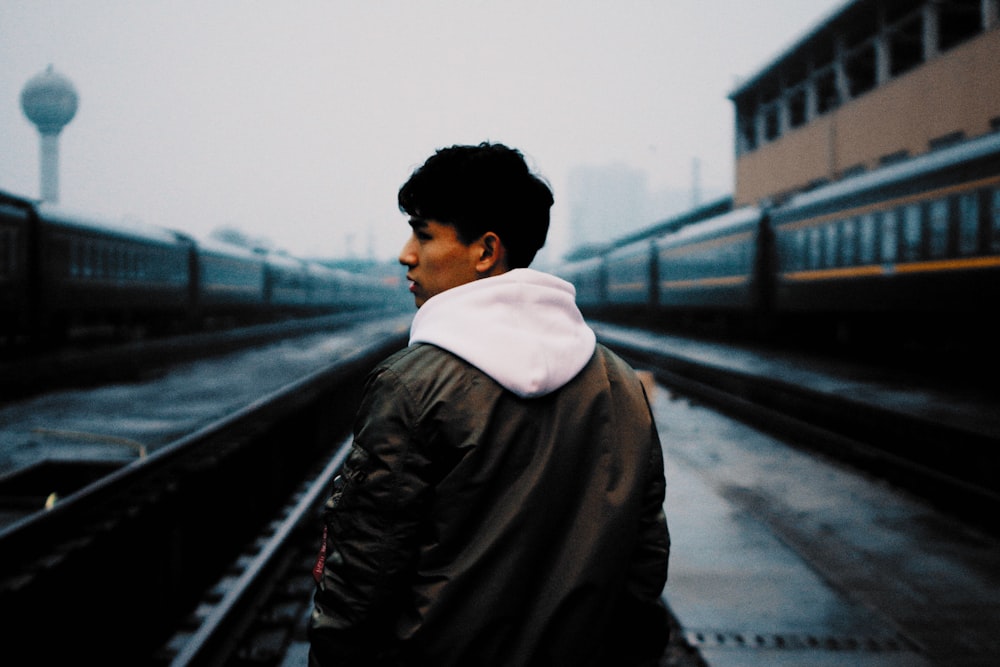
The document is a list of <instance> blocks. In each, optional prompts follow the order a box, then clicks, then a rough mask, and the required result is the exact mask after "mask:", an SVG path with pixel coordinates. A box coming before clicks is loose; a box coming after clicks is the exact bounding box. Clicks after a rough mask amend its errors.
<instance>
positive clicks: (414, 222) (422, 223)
mask: <svg viewBox="0 0 1000 667" xmlns="http://www.w3.org/2000/svg"><path fill="white" fill-rule="evenodd" d="M408 222H409V224H410V227H412V228H414V229H416V228H417V227H421V228H423V227H426V226H427V221H426V220H424V219H423V218H410V219H409V220H408Z"/></svg>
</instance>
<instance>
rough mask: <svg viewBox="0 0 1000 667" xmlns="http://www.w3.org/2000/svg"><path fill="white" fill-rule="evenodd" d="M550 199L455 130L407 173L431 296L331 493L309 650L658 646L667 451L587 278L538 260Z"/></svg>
mask: <svg viewBox="0 0 1000 667" xmlns="http://www.w3.org/2000/svg"><path fill="white" fill-rule="evenodd" d="M552 202H553V200H552V193H551V191H550V190H549V188H548V187H547V186H546V185H545V183H543V182H542V181H541V180H540V179H539V178H538V177H536V176H535V175H533V174H532V173H531V172H530V170H529V169H528V167H527V165H526V164H525V161H524V158H523V156H522V155H521V153H520V152H518V151H516V150H513V149H510V148H508V147H506V146H503V145H500V144H486V143H484V144H480V145H479V146H453V147H451V148H447V149H443V150H440V151H438V152H437V153H436V154H435V155H432V156H431V157H430V158H429V159H428V160H427V161H426V162H425V163H424V165H423V166H422V167H420V168H418V169H417V170H416V171H415V172H414V173H413V175H412V176H411V177H410V179H409V180H408V181H407V182H406V184H404V185H403V187H402V188H401V189H400V191H399V206H400V210H402V211H403V212H405V213H407V214H408V215H409V216H410V217H409V224H410V226H411V228H412V235H411V237H410V239H409V240H408V241H407V243H406V245H405V246H404V247H403V250H402V252H401V254H400V257H399V261H400V263H402V264H403V265H405V266H406V267H407V279H408V280H409V281H411V282H410V292H412V293H413V296H414V300H415V302H416V306H417V308H418V311H417V314H416V316H415V317H414V320H413V323H412V326H411V331H410V345H409V347H407V348H406V349H405V350H403V351H401V352H398V353H397V354H395V355H393V356H391V357H390V358H389V359H387V360H385V361H383V362H382V363H381V364H380V365H379V366H378V367H377V368H376V369H375V370H374V371H373V372H372V374H371V375H370V376H369V379H368V383H367V385H366V387H365V392H364V396H363V399H362V405H361V407H360V409H359V412H358V417H357V421H356V424H355V432H354V446H353V448H352V452H351V454H350V456H349V457H348V459H347V461H346V463H345V465H344V470H343V472H342V474H341V476H340V477H339V478H338V480H337V482H336V484H335V487H336V488H335V489H334V493H333V495H332V496H331V497H330V499H329V500H328V501H327V503H326V507H325V512H324V519H325V531H324V534H325V539H324V544H323V549H322V551H321V554H320V559H319V561H318V562H317V568H316V571H315V575H316V577H317V589H316V593H315V596H314V601H315V608H314V611H313V614H312V619H311V623H310V628H309V633H310V641H311V645H312V650H311V653H310V664H311V665H313V666H314V667H319V666H324V665H328V666H330V667H335V666H336V667H344V666H349V665H407V666H409V665H426V666H428V667H430V666H433V667H450V666H457V665H462V666H466V667H483V666H490V665H498V666H499V665H503V666H505V667H521V666H529V665H530V666H541V665H552V666H558V667H579V666H583V665H607V666H611V665H614V666H622V665H655V664H657V661H658V659H659V657H660V655H661V654H662V652H663V649H664V646H665V643H666V640H667V625H666V610H665V608H664V606H663V603H662V602H661V599H660V595H661V592H662V589H663V586H664V583H665V581H666V576H667V559H668V555H669V547H670V542H669V536H668V534H667V526H666V521H665V519H664V515H663V509H662V506H663V497H664V486H665V484H664V476H663V458H662V450H661V448H660V444H659V440H658V437H657V434H656V428H655V425H654V423H653V418H652V415H651V413H650V410H649V407H648V404H647V400H646V397H645V394H644V391H643V388H642V385H641V383H640V381H639V380H638V378H637V377H636V375H635V373H634V372H633V371H632V370H631V369H630V368H629V367H628V366H627V365H626V364H625V363H624V362H623V361H621V360H620V359H619V358H618V357H617V356H615V355H614V354H612V353H611V352H610V351H609V350H607V349H606V348H604V347H603V346H601V345H598V344H596V343H595V336H594V333H593V331H592V330H591V329H590V328H589V327H588V326H587V325H586V324H585V323H584V320H583V318H582V316H581V314H580V312H579V310H578V309H577V307H576V304H575V292H574V290H573V287H572V286H571V285H570V284H569V283H567V282H565V281H563V280H561V279H559V278H556V277H554V276H550V275H546V274H544V273H540V272H537V271H534V270H531V269H528V268H526V267H527V266H528V264H530V263H531V261H532V259H533V258H534V256H535V253H536V252H537V251H538V249H539V248H541V246H542V245H543V244H544V243H545V236H546V234H547V231H548V225H549V209H550V207H551V206H552Z"/></svg>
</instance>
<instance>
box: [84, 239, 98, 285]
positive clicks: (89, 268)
mask: <svg viewBox="0 0 1000 667" xmlns="http://www.w3.org/2000/svg"><path fill="white" fill-rule="evenodd" d="M96 253H97V250H96V249H95V248H94V244H93V243H91V242H90V241H87V242H86V243H85V244H84V246H83V277H84V278H90V277H91V276H92V275H94V264H95V263H96V259H95V255H96Z"/></svg>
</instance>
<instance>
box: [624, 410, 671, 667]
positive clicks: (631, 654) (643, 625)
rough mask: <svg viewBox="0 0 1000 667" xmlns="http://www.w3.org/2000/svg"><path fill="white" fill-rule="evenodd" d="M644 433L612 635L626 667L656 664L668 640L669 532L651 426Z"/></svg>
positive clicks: (660, 466)
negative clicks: (643, 458)
mask: <svg viewBox="0 0 1000 667" xmlns="http://www.w3.org/2000/svg"><path fill="white" fill-rule="evenodd" d="M650 430H651V433H650V439H649V440H650V441H649V445H650V446H649V449H648V451H647V452H646V454H647V468H646V470H647V476H646V483H645V486H644V489H643V497H642V513H641V515H640V519H639V535H638V540H637V542H636V548H635V552H634V553H633V557H632V563H631V566H630V568H629V572H628V579H627V588H626V595H625V600H624V602H623V604H622V608H621V609H620V610H619V612H620V613H618V614H617V615H616V629H615V631H614V634H616V635H617V636H618V637H619V638H622V639H624V641H621V642H620V643H619V647H624V649H623V650H624V651H625V652H626V655H622V654H620V653H619V655H618V656H617V658H618V659H619V660H620V661H621V662H620V664H628V665H657V664H659V659H660V656H662V655H663V651H664V649H665V648H666V645H667V642H668V640H669V638H670V623H669V616H668V612H667V609H666V605H665V604H664V602H663V599H662V594H663V588H664V586H665V585H666V582H667V567H668V563H669V559H670V533H669V531H668V529H667V519H666V515H665V513H664V511H663V501H664V497H665V495H666V480H665V477H664V471H663V468H664V466H663V449H662V447H661V445H660V439H659V435H658V434H657V431H656V426H655V424H654V425H653V426H652V428H651V429H650Z"/></svg>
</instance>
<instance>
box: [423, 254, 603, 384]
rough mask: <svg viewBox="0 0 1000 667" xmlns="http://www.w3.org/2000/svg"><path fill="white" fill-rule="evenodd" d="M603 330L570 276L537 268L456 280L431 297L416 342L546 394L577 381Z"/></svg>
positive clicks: (506, 381) (498, 378) (505, 381)
mask: <svg viewBox="0 0 1000 667" xmlns="http://www.w3.org/2000/svg"><path fill="white" fill-rule="evenodd" d="M595 342H596V336H595V335H594V332H593V331H592V330H591V329H590V327H588V326H587V325H586V323H584V321H583V316H582V315H581V314H580V310H579V309H578V308H577V307H576V290H575V288H574V287H573V285H571V284H570V283H568V282H566V281H565V280H562V279H561V278H556V277H555V276H551V275H549V274H546V273H541V272H539V271H535V270H533V269H514V270H513V271H508V272H507V273H503V274H501V275H499V276H494V277H491V278H483V279H481V280H475V281H473V282H471V283H466V284H464V285H459V286H458V287H453V288H451V289H449V290H447V291H445V292H441V293H440V294H437V295H435V296H433V297H431V298H430V299H428V300H427V301H425V302H424V304H423V306H421V307H420V309H419V310H417V314H416V316H415V317H414V318H413V324H412V325H411V326H410V344H411V345H412V344H414V343H430V344H432V345H436V346H438V347H441V348H444V349H445V350H448V351H449V352H451V353H452V354H455V355H457V356H459V357H461V358H462V359H464V360H465V361H467V362H469V363H470V364H472V365H473V366H476V367H477V368H479V369H480V370H481V371H483V372H484V373H486V374H487V375H489V376H490V377H492V378H493V379H494V380H496V381H497V382H498V383H500V384H501V385H502V386H503V387H505V388H506V389H509V390H510V391H512V392H514V393H515V394H517V395H518V396H523V397H533V396H543V395H545V394H548V393H550V392H552V391H555V390H556V389H558V388H559V387H561V386H563V385H564V384H566V383H567V382H569V381H570V380H572V379H573V378H574V377H575V376H576V374H577V373H579V372H580V371H581V370H582V369H583V367H584V366H585V365H587V362H588V361H590V358H591V356H593V354H594V344H595Z"/></svg>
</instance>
